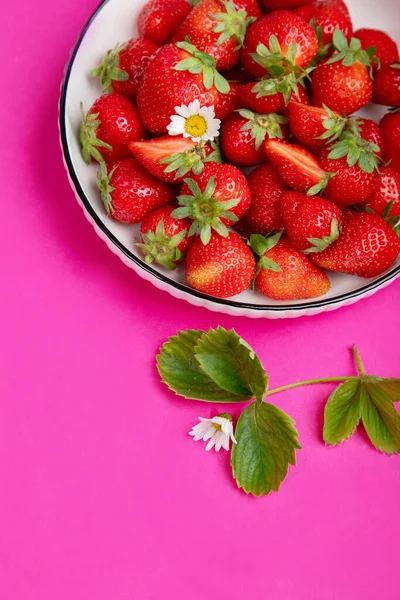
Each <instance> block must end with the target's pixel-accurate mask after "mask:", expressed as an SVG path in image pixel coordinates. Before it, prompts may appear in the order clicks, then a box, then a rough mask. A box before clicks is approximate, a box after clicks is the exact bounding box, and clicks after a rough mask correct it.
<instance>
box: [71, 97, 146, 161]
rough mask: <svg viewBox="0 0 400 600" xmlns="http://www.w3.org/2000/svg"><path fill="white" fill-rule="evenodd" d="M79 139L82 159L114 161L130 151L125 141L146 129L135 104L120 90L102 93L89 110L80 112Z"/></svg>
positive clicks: (139, 137) (129, 140) (134, 139)
mask: <svg viewBox="0 0 400 600" xmlns="http://www.w3.org/2000/svg"><path fill="white" fill-rule="evenodd" d="M81 113H82V123H81V129H80V141H81V145H82V156H83V158H84V160H85V162H87V163H90V161H91V159H92V158H94V159H95V160H97V161H99V162H101V161H102V160H105V161H106V162H115V161H116V160H120V159H122V158H127V157H129V156H130V155H131V153H130V151H129V148H128V144H129V142H134V141H136V140H140V139H142V138H143V137H144V136H145V134H146V131H145V129H144V127H143V125H142V123H141V121H140V117H139V113H138V111H137V109H136V106H135V105H134V104H133V103H132V102H131V101H130V100H128V98H127V97H126V96H122V95H121V94H105V95H104V96H101V97H100V98H98V100H96V102H95V103H94V104H93V106H92V108H91V109H90V110H89V112H88V114H87V115H85V114H84V112H83V105H82V104H81Z"/></svg>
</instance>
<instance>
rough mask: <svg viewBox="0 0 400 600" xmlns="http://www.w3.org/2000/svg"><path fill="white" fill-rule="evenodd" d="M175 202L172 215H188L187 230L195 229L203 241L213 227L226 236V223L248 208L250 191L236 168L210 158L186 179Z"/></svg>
mask: <svg viewBox="0 0 400 600" xmlns="http://www.w3.org/2000/svg"><path fill="white" fill-rule="evenodd" d="M178 202H179V204H180V207H179V208H177V209H176V210H175V211H174V212H173V213H172V216H173V217H176V218H177V219H184V218H186V217H188V218H189V219H191V220H192V221H193V225H192V228H191V230H190V234H191V235H192V234H193V233H195V232H197V231H198V232H199V233H200V237H201V240H202V242H203V244H208V242H209V240H210V237H211V233H212V229H214V230H215V231H216V232H217V233H219V234H220V235H222V236H226V235H227V234H228V230H227V228H226V226H227V225H230V224H232V222H236V221H238V220H239V219H240V218H241V217H243V215H244V214H245V213H246V212H247V211H248V210H249V208H250V205H251V193H250V189H249V186H248V184H247V181H246V179H245V177H244V175H243V174H242V173H241V172H240V171H239V169H237V168H236V167H233V166H232V165H219V164H217V163H211V162H210V163H207V164H206V165H205V167H204V169H203V171H202V172H201V173H200V175H194V176H193V178H192V179H185V183H184V184H183V186H182V190H181V195H180V196H179V197H178Z"/></svg>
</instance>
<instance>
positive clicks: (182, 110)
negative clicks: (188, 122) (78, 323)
mask: <svg viewBox="0 0 400 600" xmlns="http://www.w3.org/2000/svg"><path fill="white" fill-rule="evenodd" d="M174 110H175V112H176V114H177V115H180V116H181V117H184V118H185V119H187V117H190V110H189V109H188V107H187V106H185V105H182V106H175V109H174Z"/></svg>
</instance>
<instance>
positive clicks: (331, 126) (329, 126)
mask: <svg viewBox="0 0 400 600" xmlns="http://www.w3.org/2000/svg"><path fill="white" fill-rule="evenodd" d="M322 107H323V109H324V111H325V112H326V114H327V115H328V117H327V118H326V119H325V120H324V121H322V126H323V128H324V129H326V131H325V133H323V134H322V135H320V136H318V137H317V139H318V140H325V141H326V143H327V144H331V143H332V142H334V141H335V140H337V139H339V138H340V136H341V135H342V133H343V131H344V129H345V127H346V125H347V123H348V119H347V118H346V117H342V116H340V115H339V114H337V113H335V112H333V111H332V110H331V109H330V108H329V107H328V106H326V104H323V105H322Z"/></svg>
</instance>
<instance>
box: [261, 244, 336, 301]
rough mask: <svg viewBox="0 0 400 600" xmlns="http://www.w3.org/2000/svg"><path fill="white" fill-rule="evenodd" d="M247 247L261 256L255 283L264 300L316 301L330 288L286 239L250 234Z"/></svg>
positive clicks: (326, 279)
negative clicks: (308, 299) (306, 299)
mask: <svg viewBox="0 0 400 600" xmlns="http://www.w3.org/2000/svg"><path fill="white" fill-rule="evenodd" d="M250 243H251V247H252V248H253V250H254V252H255V253H256V254H258V255H259V256H261V258H260V260H259V262H258V264H257V275H256V278H255V284H256V287H257V289H258V290H259V291H260V292H261V293H262V294H263V295H264V296H267V298H273V299H274V300H300V299H305V298H316V297H318V296H322V295H323V294H326V293H327V292H328V291H329V289H330V282H329V279H328V277H327V275H326V274H325V273H324V272H323V271H321V270H320V269H318V268H317V267H316V266H315V265H313V264H312V263H311V262H310V260H309V259H308V258H307V256H306V255H305V254H303V252H299V251H298V250H296V249H295V248H293V247H292V246H291V245H290V243H289V241H288V239H287V238H286V237H281V234H276V235H274V236H272V237H268V238H264V237H263V236H261V235H252V236H251V238H250Z"/></svg>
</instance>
